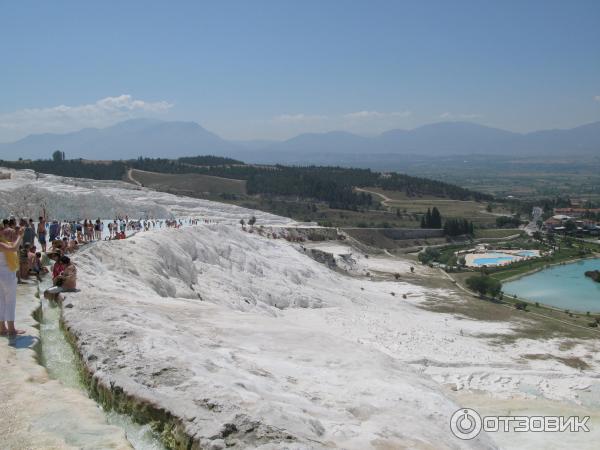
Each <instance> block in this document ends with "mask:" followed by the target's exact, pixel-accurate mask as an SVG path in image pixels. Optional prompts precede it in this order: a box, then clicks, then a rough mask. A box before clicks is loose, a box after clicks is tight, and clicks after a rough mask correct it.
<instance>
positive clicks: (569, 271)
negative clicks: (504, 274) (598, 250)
mask: <svg viewBox="0 0 600 450" xmlns="http://www.w3.org/2000/svg"><path fill="white" fill-rule="evenodd" d="M588 270H600V258H595V259H586V260H584V261H578V262H575V263H571V264H565V265H562V266H553V267H550V268H548V269H544V270H542V271H540V272H536V273H534V274H532V275H527V276H525V277H523V278H520V279H518V280H515V281H510V282H508V283H505V284H504V285H503V288H502V289H503V291H504V292H506V293H508V294H511V295H512V294H517V295H518V296H519V297H522V298H525V299H527V300H531V301H536V302H540V303H544V304H546V305H550V306H554V307H556V308H561V309H572V310H576V311H581V312H586V311H591V312H600V283H596V282H595V281H593V280H592V279H591V278H589V277H586V276H585V275H584V273H585V272H586V271H588Z"/></svg>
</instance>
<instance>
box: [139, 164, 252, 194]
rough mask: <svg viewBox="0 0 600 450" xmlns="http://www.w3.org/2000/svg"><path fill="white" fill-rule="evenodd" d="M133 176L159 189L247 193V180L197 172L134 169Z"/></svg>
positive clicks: (184, 191)
mask: <svg viewBox="0 0 600 450" xmlns="http://www.w3.org/2000/svg"><path fill="white" fill-rule="evenodd" d="M130 174H131V177H132V178H133V180H135V181H137V182H138V183H140V184H141V185H142V186H145V187H149V188H152V189H156V190H157V191H164V192H172V193H177V194H181V195H193V196H197V195H199V194H203V193H213V194H238V195H244V194H246V181H245V180H234V179H231V178H221V177H213V176H210V175H201V174H197V173H187V174H168V173H157V172H147V171H145V170H136V169H132V170H131V172H130Z"/></svg>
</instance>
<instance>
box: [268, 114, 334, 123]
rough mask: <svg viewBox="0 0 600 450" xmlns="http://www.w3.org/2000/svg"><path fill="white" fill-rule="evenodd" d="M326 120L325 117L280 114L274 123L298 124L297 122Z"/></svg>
mask: <svg viewBox="0 0 600 450" xmlns="http://www.w3.org/2000/svg"><path fill="white" fill-rule="evenodd" d="M324 119H327V116H319V115H309V114H281V115H280V116H277V117H275V118H274V120H275V121H276V122H285V123H298V122H315V121H319V120H324Z"/></svg>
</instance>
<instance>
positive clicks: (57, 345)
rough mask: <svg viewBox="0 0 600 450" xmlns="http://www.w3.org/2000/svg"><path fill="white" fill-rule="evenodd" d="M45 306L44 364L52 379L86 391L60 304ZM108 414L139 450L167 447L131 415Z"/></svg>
mask: <svg viewBox="0 0 600 450" xmlns="http://www.w3.org/2000/svg"><path fill="white" fill-rule="evenodd" d="M46 287H47V286H46ZM41 306H42V318H41V321H40V339H41V343H42V354H41V362H42V364H43V365H44V366H45V367H46V369H47V370H48V375H50V378H53V379H56V380H59V381H61V382H62V383H63V384H64V385H65V386H69V387H72V388H77V389H82V390H84V391H86V388H85V386H84V384H83V382H82V380H81V376H80V374H79V370H78V366H77V361H78V357H77V355H76V354H75V351H74V350H73V348H72V347H71V345H70V344H69V343H68V342H67V339H66V338H65V335H64V334H63V332H62V330H61V329H60V325H59V319H60V307H59V306H57V305H56V304H51V303H49V302H48V300H45V299H44V300H42V301H41ZM86 393H87V391H86ZM105 414H106V421H107V422H108V423H110V424H112V425H116V426H119V427H121V428H122V429H123V431H124V432H125V435H126V436H127V440H128V441H129V443H130V444H131V446H132V447H133V448H134V449H135V450H166V448H165V446H164V445H163V444H162V443H161V442H160V438H159V436H158V434H156V433H155V432H154V431H152V429H151V428H150V425H140V424H137V423H135V422H133V420H131V418H130V417H129V416H127V415H124V414H119V413H116V412H114V411H105Z"/></svg>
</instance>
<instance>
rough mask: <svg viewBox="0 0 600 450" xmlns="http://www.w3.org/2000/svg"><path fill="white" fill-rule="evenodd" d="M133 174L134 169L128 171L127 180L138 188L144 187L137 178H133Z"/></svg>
mask: <svg viewBox="0 0 600 450" xmlns="http://www.w3.org/2000/svg"><path fill="white" fill-rule="evenodd" d="M132 172H133V169H127V180H128V181H130V182H131V183H133V184H136V185H138V186H142V183H140V182H139V181H137V180H136V179H135V178H133V175H132Z"/></svg>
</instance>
